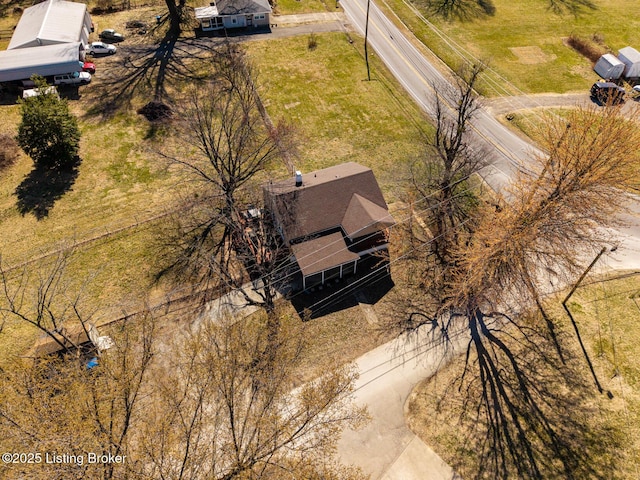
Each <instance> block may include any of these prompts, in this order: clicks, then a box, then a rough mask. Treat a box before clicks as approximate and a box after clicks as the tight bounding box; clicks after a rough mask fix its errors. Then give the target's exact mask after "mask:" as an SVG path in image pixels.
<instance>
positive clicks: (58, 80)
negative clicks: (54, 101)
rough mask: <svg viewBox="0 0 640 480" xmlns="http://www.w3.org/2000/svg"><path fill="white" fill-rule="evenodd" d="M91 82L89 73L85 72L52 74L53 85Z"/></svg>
mask: <svg viewBox="0 0 640 480" xmlns="http://www.w3.org/2000/svg"><path fill="white" fill-rule="evenodd" d="M89 82H91V74H90V73H87V72H71V73H63V74H62V75H54V76H53V84H54V85H86V84H87V83H89Z"/></svg>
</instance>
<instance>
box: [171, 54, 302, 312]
mask: <svg viewBox="0 0 640 480" xmlns="http://www.w3.org/2000/svg"><path fill="white" fill-rule="evenodd" d="M226 48H227V50H226V54H225V55H221V58H220V61H219V62H218V64H217V66H216V68H217V70H216V73H215V75H214V76H213V78H212V79H211V80H210V81H209V82H207V83H206V84H202V85H198V86H196V87H194V88H193V89H191V90H190V91H189V92H188V94H187V98H186V99H185V103H184V108H183V110H182V120H181V123H180V128H181V132H182V134H183V135H184V138H188V139H189V145H191V146H192V147H191V148H190V149H183V150H182V151H181V152H180V154H177V155H171V156H170V160H171V162H173V163H174V164H177V165H179V166H181V167H182V169H183V171H184V172H185V173H186V178H187V179H188V181H189V182H191V183H195V184H196V187H195V189H196V191H197V199H196V200H195V201H194V200H193V199H190V200H189V201H188V204H189V205H190V208H189V209H188V211H187V213H185V212H183V213H182V214H181V216H180V218H177V219H176V228H175V229H174V233H175V235H173V236H172V237H171V238H172V244H171V245H170V254H169V255H170V260H169V262H168V267H167V268H166V270H165V271H166V272H173V273H175V274H177V275H178V277H179V278H181V279H188V280H189V281H190V282H192V283H193V284H195V285H198V286H199V287H198V290H199V291H200V292H207V291H210V290H211V289H214V290H216V291H217V292H221V291H226V290H228V289H238V291H239V292H241V294H243V295H244V298H245V300H246V302H247V303H248V304H252V305H259V306H261V307H262V308H264V309H265V310H266V311H267V312H268V313H272V312H273V311H274V306H275V304H274V302H275V297H276V290H275V286H274V284H273V278H272V276H271V272H272V271H273V270H274V269H275V266H276V260H277V258H278V249H279V245H278V242H277V235H276V234H275V232H274V231H273V229H272V228H271V225H270V223H269V221H268V219H264V220H265V221H263V222H260V221H258V222H256V223H255V224H254V225H252V226H249V225H248V218H247V215H246V212H247V210H249V209H251V210H253V211H254V212H257V211H258V210H260V206H261V204H262V197H261V195H260V187H259V184H260V182H261V181H265V180H266V177H265V175H264V172H265V171H266V170H267V169H268V168H271V167H272V165H273V162H274V160H276V159H278V158H279V157H280V153H281V150H282V148H283V145H287V144H288V140H287V139H288V137H289V136H290V129H289V128H288V127H287V126H284V125H278V126H275V127H273V128H271V127H269V126H267V125H266V124H265V122H264V118H263V107H262V104H261V103H260V97H259V92H258V87H257V80H256V74H255V72H254V70H253V68H252V66H251V64H250V63H249V62H248V61H247V59H246V57H245V54H244V53H243V51H242V50H240V49H238V47H236V46H233V45H228V46H227V47H226ZM254 240H255V241H254ZM248 265H249V266H250V267H251V272H250V273H251V275H247V274H246V267H247V266H248ZM249 277H252V278H253V279H256V278H258V279H259V281H256V282H254V285H253V286H252V289H251V290H252V293H248V292H247V291H245V290H244V289H242V288H240V287H241V286H242V285H243V284H244V283H245V282H246V281H247V280H248V279H249ZM254 293H255V295H254ZM205 299H206V298H205ZM273 318H274V319H275V318H276V316H274V317H273Z"/></svg>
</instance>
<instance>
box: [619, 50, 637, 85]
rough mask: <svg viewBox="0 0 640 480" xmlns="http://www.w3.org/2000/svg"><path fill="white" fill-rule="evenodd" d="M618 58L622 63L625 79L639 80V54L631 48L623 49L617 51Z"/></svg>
mask: <svg viewBox="0 0 640 480" xmlns="http://www.w3.org/2000/svg"><path fill="white" fill-rule="evenodd" d="M618 58H619V59H620V61H621V62H622V63H624V76H625V78H633V79H637V78H640V52H638V50H636V49H635V48H633V47H624V48H621V49H620V50H619V51H618Z"/></svg>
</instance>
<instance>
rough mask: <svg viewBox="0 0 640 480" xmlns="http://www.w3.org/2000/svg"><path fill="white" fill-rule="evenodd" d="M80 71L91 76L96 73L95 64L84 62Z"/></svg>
mask: <svg viewBox="0 0 640 480" xmlns="http://www.w3.org/2000/svg"><path fill="white" fill-rule="evenodd" d="M82 71H83V72H89V73H90V74H91V75H93V74H94V73H96V65H95V63H92V62H84V63H83V64H82Z"/></svg>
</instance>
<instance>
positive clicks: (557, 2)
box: [549, 0, 598, 17]
mask: <svg viewBox="0 0 640 480" xmlns="http://www.w3.org/2000/svg"><path fill="white" fill-rule="evenodd" d="M597 9H598V6H597V5H596V4H595V3H594V2H592V1H591V0H549V10H551V11H552V12H553V13H556V14H558V15H561V14H564V13H570V14H571V15H573V16H575V17H577V16H579V15H580V14H582V13H584V12H585V11H587V10H597Z"/></svg>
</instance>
